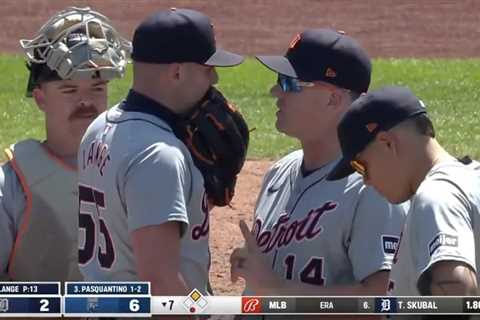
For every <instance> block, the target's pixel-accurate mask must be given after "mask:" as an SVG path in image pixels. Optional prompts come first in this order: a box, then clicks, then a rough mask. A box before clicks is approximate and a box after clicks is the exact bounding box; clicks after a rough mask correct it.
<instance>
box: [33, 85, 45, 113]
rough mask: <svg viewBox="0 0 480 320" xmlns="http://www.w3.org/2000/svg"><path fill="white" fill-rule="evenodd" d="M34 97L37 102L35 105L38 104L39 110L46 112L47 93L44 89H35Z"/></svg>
mask: <svg viewBox="0 0 480 320" xmlns="http://www.w3.org/2000/svg"><path fill="white" fill-rule="evenodd" d="M32 97H33V100H35V103H36V104H37V106H38V108H39V109H40V110H42V111H43V112H45V92H44V89H43V88H41V87H40V86H38V87H36V88H34V89H33V90H32Z"/></svg>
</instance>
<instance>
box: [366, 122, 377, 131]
mask: <svg viewBox="0 0 480 320" xmlns="http://www.w3.org/2000/svg"><path fill="white" fill-rule="evenodd" d="M365 127H366V128H367V130H368V132H370V133H372V132H373V130H375V129H377V127H378V123H375V122H370V123H367V125H366V126H365Z"/></svg>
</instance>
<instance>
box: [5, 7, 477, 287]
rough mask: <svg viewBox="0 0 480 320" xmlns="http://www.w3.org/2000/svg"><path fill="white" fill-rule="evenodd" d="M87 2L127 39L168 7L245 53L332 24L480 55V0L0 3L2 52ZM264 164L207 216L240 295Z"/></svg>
mask: <svg viewBox="0 0 480 320" xmlns="http://www.w3.org/2000/svg"><path fill="white" fill-rule="evenodd" d="M68 5H76V6H85V5H89V6H91V7H93V8H95V9H96V10H98V11H100V12H102V13H104V14H106V15H107V16H109V17H110V18H111V19H112V20H113V24H114V25H115V26H116V27H117V28H118V29H119V30H120V31H121V32H122V33H123V34H124V35H125V36H126V37H127V38H131V36H132V34H133V30H134V28H135V26H136V25H137V24H138V22H139V21H140V20H141V19H142V18H143V17H145V16H146V15H147V14H148V13H149V12H152V11H154V10H157V9H163V8H169V7H189V8H194V9H199V10H201V11H203V12H205V13H207V14H208V15H210V16H211V17H212V21H213V23H214V25H215V29H216V32H217V41H218V43H219V45H220V46H222V47H224V48H226V49H229V50H234V51H237V52H239V53H242V54H245V55H252V54H254V53H261V54H273V53H282V52H283V50H284V48H285V47H286V45H287V44H288V43H289V42H290V40H291V38H292V37H293V36H294V35H295V34H296V33H297V32H300V31H302V30H303V29H305V28H307V27H331V28H335V29H339V30H344V31H346V32H347V33H348V34H350V35H352V36H354V37H356V38H357V39H359V41H360V42H361V43H362V44H363V45H364V46H365V47H366V48H367V50H368V51H369V52H370V54H371V55H372V56H374V57H475V56H477V55H478V53H479V52H480V40H479V39H480V24H479V23H478V22H477V19H478V13H479V12H480V1H475V0H469V1H468V0H458V1H447V0H408V1H405V0H404V1H394V0H361V1H360V0H358V1H357V0H351V1H347V0H295V1H294V0H264V1H261V0H242V1H227V0H209V1H206V0H178V1H167V0H165V1H160V0H158V1H154V0H122V1H120V0H97V1H65V0H20V1H19V0H2V1H1V2H0V44H1V45H0V52H18V50H19V46H18V39H20V38H25V37H31V36H33V34H34V32H35V31H36V30H37V29H38V27H39V26H40V25H41V24H42V23H44V22H45V20H46V19H47V18H48V17H49V16H50V15H52V14H53V13H55V12H56V11H58V10H60V9H63V8H65V7H66V6H68ZM269 165H270V163H269V162H267V161H249V162H248V163H247V164H246V166H245V169H244V170H243V172H242V174H241V176H240V179H239V182H238V188H237V195H236V198H235V200H234V205H233V208H231V209H229V208H227V209H218V208H217V209H214V210H213V213H212V216H211V247H212V274H211V279H212V283H213V287H214V289H215V291H216V293H217V294H229V295H234V294H239V293H240V292H241V290H242V288H243V283H238V284H236V285H232V284H231V283H230V279H229V271H228V268H229V262H228V259H229V255H230V252H231V251H232V249H233V248H234V247H236V246H238V245H240V244H241V238H240V232H239V229H238V226H237V225H238V221H239V220H240V219H246V220H248V221H249V222H251V218H252V209H253V206H254V202H255V198H256V193H257V191H258V187H259V184H260V182H261V178H262V176H263V173H264V172H265V170H266V169H267V168H268V166H269Z"/></svg>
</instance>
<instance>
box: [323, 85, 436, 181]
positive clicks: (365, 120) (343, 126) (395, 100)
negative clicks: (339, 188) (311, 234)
mask: <svg viewBox="0 0 480 320" xmlns="http://www.w3.org/2000/svg"><path fill="white" fill-rule="evenodd" d="M424 113H427V110H426V109H425V105H424V104H423V102H422V101H421V100H419V99H418V98H417V97H416V96H415V95H414V94H413V93H412V92H411V91H410V90H409V89H408V88H405V87H396V86H391V87H383V88H381V89H379V90H375V91H371V92H369V93H367V94H364V95H362V96H360V98H358V99H357V100H355V101H354V102H353V103H352V105H351V106H350V108H349V109H348V110H347V112H346V113H345V114H344V116H343V117H342V120H340V123H339V124H338V127H337V134H338V140H339V141H340V147H341V148H342V153H343V158H342V159H341V160H340V162H338V163H337V165H336V166H335V167H334V168H333V169H332V171H330V173H329V174H328V176H327V180H338V179H342V178H345V177H346V176H349V175H350V174H352V173H353V172H354V171H355V170H354V169H353V167H352V166H351V164H350V162H351V161H352V160H354V159H355V157H356V156H357V154H358V153H359V152H361V151H363V150H364V149H365V147H366V146H367V145H368V144H369V143H370V142H371V141H373V139H374V138H375V136H376V135H377V133H378V132H380V131H385V130H389V129H391V128H393V127H394V126H396V125H397V124H399V123H401V122H402V121H404V120H407V119H409V118H412V117H414V116H417V115H420V114H424Z"/></svg>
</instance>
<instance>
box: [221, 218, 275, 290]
mask: <svg viewBox="0 0 480 320" xmlns="http://www.w3.org/2000/svg"><path fill="white" fill-rule="evenodd" d="M239 225H240V231H241V232H242V235H243V239H244V240H245V244H244V246H243V247H242V248H236V249H235V250H233V252H232V255H231V256H230V264H231V265H230V276H231V280H232V282H233V283H235V282H236V281H237V280H238V278H239V277H241V278H243V279H245V281H246V282H247V284H248V288H249V289H251V290H253V291H254V292H255V294H257V295H269V294H274V293H275V289H276V288H279V286H280V285H281V284H282V280H281V279H280V278H279V277H278V276H277V275H276V274H275V273H274V272H273V271H272V269H271V268H270V267H269V266H268V264H267V261H266V260H265V257H264V255H263V254H262V253H261V252H260V249H259V248H258V246H257V243H256V241H255V237H254V236H253V235H252V233H251V231H250V229H249V228H248V226H247V224H246V223H245V221H243V220H241V221H240V224H239Z"/></svg>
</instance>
